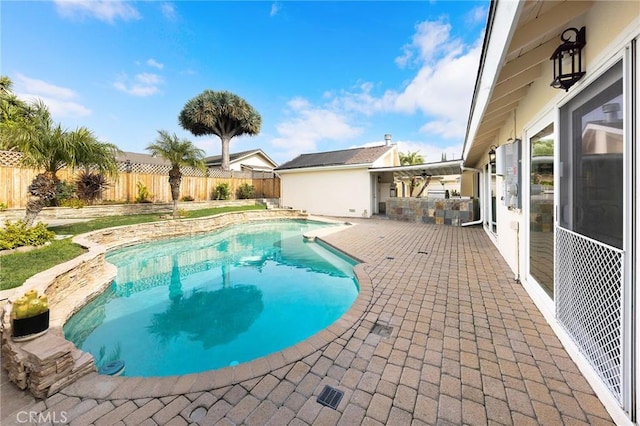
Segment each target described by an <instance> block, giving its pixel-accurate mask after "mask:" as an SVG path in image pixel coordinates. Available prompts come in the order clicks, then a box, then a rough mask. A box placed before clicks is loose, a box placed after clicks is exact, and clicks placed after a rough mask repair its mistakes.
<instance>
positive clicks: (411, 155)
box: [398, 151, 424, 196]
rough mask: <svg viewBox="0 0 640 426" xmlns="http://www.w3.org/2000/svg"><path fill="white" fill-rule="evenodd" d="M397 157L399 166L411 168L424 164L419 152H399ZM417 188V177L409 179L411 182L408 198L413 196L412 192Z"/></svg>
mask: <svg viewBox="0 0 640 426" xmlns="http://www.w3.org/2000/svg"><path fill="white" fill-rule="evenodd" d="M398 156H399V157H400V164H402V165H403V166H413V165H415V164H422V163H424V157H422V155H420V154H419V151H414V152H411V151H407V153H406V154H404V153H402V152H399V153H398ZM417 186H418V177H417V176H414V177H412V178H411V182H410V183H409V196H413V190H414V189H415V188H416V187H417Z"/></svg>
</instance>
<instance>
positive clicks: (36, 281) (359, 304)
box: [2, 210, 372, 399]
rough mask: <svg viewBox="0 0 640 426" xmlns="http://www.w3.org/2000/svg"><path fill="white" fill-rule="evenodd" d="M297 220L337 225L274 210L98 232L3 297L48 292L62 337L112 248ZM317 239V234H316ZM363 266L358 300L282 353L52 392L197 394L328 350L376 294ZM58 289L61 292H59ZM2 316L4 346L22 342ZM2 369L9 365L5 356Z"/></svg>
mask: <svg viewBox="0 0 640 426" xmlns="http://www.w3.org/2000/svg"><path fill="white" fill-rule="evenodd" d="M238 213H239V214H238ZM212 218H214V219H215V218H218V219H222V220H219V221H218V220H213V222H212V223H209V224H207V223H206V222H211V220H212ZM295 218H299V219H307V220H318V221H325V222H333V223H336V222H337V221H335V220H331V219H328V220H327V219H325V218H317V217H313V218H312V217H309V215H307V214H304V213H301V212H296V211H291V210H280V211H275V210H272V211H260V212H235V213H225V214H222V215H216V216H213V217H209V218H198V219H186V220H178V221H172V222H159V223H150V224H139V225H128V226H123V227H116V228H109V229H105V230H100V231H94V232H91V233H87V234H82V235H79V236H77V237H75V238H74V242H77V243H80V244H81V245H83V246H85V247H87V248H88V252H87V253H85V254H83V255H81V256H79V257H77V258H75V259H73V260H71V261H69V262H66V263H64V264H61V265H57V266H55V267H54V268H51V269H49V270H47V271H44V272H42V273H40V274H37V275H36V276H34V277H32V278H31V279H29V280H28V282H27V283H25V284H29V285H24V286H22V287H19V288H18V289H15V290H14V291H13V292H11V293H9V295H2V296H3V298H8V299H12V298H14V297H17V294H21V293H23V292H25V291H27V290H30V289H36V290H38V291H39V292H40V293H45V294H47V295H48V296H49V297H50V309H51V311H52V313H53V314H52V317H51V321H50V328H49V333H48V334H54V335H57V336H60V337H63V332H62V326H63V325H64V324H65V323H66V321H67V320H68V319H69V318H70V317H71V316H72V315H73V313H75V312H77V311H78V310H79V309H80V308H81V307H82V306H84V305H85V304H86V303H88V302H89V301H90V300H92V299H93V298H95V297H96V296H97V295H99V294H100V293H101V292H102V291H103V290H104V289H105V288H106V286H108V285H109V283H110V282H111V281H112V280H113V278H114V276H115V273H116V269H115V267H114V266H113V265H111V264H109V263H108V262H106V261H105V259H104V257H105V253H106V252H107V251H108V250H110V249H113V248H118V247H124V246H127V245H132V244H138V243H142V242H146V241H149V240H154V239H160V238H164V237H172V236H182V235H193V234H198V233H202V232H210V231H213V230H216V229H219V228H222V227H224V226H228V225H232V224H234V223H242V222H244V221H255V220H270V219H295ZM203 222H204V223H205V225H204V226H195V228H196V229H193V228H194V227H188V226H187V227H186V228H187V229H186V230H185V227H184V226H183V227H182V232H180V230H179V226H177V225H178V224H180V223H183V224H184V223H187V224H199V225H201V224H202V223H203ZM343 224H344V223H343ZM167 225H168V226H167ZM345 225H350V224H345ZM161 226H162V227H163V228H165V229H164V230H165V232H163V233H159V232H157V231H158V228H159V227H161ZM141 227H142V228H149V229H150V231H151V232H150V234H151V237H149V235H148V234H149V232H147V233H142V232H139V228H141ZM166 228H169V231H170V233H167V232H166ZM345 228H346V227H344V226H343V227H336V228H334V230H333V232H337V231H339V230H342V229H345ZM119 234H123V235H125V236H126V237H125V238H122V239H119V238H118V235H119ZM323 235H325V234H323ZM96 236H97V238H96ZM100 237H106V239H107V242H106V244H105V243H104V241H101V239H100ZM314 238H319V237H318V236H316V237H314ZM96 240H98V241H96ZM338 250H339V248H338ZM345 254H346V253H345ZM347 255H348V254H347ZM363 267H364V266H363V264H358V265H356V266H355V267H354V273H355V274H356V278H357V280H358V284H359V292H358V296H357V298H356V300H355V301H354V303H353V304H352V306H351V307H350V308H349V309H348V310H347V312H346V313H345V314H344V315H343V316H342V317H340V318H339V319H338V320H337V321H335V322H334V323H333V324H332V325H331V326H329V327H328V328H326V329H324V330H322V331H320V332H318V333H316V334H315V335H313V336H311V337H310V338H308V339H305V340H304V341H302V342H300V343H298V344H296V345H294V346H291V347H288V348H286V349H284V350H282V351H279V352H276V353H273V354H270V355H268V356H265V357H262V358H259V359H256V360H254V361H251V362H247V363H243V364H240V365H238V366H234V367H226V368H223V369H219V370H212V371H207V372H202V373H194V374H188V375H184V376H168V377H150V378H141V377H111V376H104V375H98V374H97V373H89V374H87V375H85V376H83V377H81V378H79V379H78V380H76V381H75V382H74V383H71V384H68V385H66V386H64V387H63V388H62V389H59V388H55V387H52V391H51V392H50V395H52V394H54V393H57V392H60V393H63V394H65V395H69V396H80V397H94V398H99V399H105V398H107V399H122V398H132V399H135V398H147V397H154V396H169V395H177V394H180V393H184V392H186V391H189V392H197V391H203V390H211V389H217V388H220V387H225V386H229V385H232V384H236V383H240V382H243V381H246V380H250V379H253V378H256V377H260V376H263V375H265V374H267V373H269V372H272V371H276V370H278V369H280V368H282V367H284V366H286V365H289V364H291V363H295V362H297V361H299V360H302V359H304V358H306V357H308V356H309V355H312V354H313V353H314V352H316V351H318V350H320V349H322V348H325V347H326V346H327V345H329V344H330V343H331V342H332V341H333V340H334V339H336V338H338V337H340V336H342V335H343V334H345V333H346V332H347V331H348V330H349V329H350V328H352V327H353V326H354V325H356V324H357V323H358V322H359V321H360V320H361V319H362V316H363V315H364V313H365V312H366V308H367V307H368V306H369V304H370V301H371V297H372V290H371V281H370V279H369V277H368V275H367V274H366V272H364V269H363ZM60 277H63V280H62V281H64V284H63V285H61V284H60V282H59V281H60ZM78 282H80V285H79V286H78V287H79V288H75V287H76V284H77V283H78ZM58 291H59V292H60V293H62V294H60V293H58ZM7 311H8V310H7ZM2 320H3V326H4V327H3V344H5V343H8V344H11V345H20V344H19V343H15V342H12V341H11V339H10V337H9V336H10V324H11V322H10V318H9V315H8V312H5V315H4V316H3V318H2ZM79 352H81V351H79ZM3 368H6V367H5V363H4V360H3ZM54 388H55V391H54Z"/></svg>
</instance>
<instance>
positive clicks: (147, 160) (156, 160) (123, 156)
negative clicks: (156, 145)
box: [116, 151, 171, 166]
mask: <svg viewBox="0 0 640 426" xmlns="http://www.w3.org/2000/svg"><path fill="white" fill-rule="evenodd" d="M116 161H117V162H118V163H126V162H127V161H128V162H129V163H131V164H155V165H160V166H171V163H169V162H168V161H167V160H165V159H164V158H161V157H154V156H153V155H151V154H138V153H137V152H125V151H120V152H118V153H117V154H116Z"/></svg>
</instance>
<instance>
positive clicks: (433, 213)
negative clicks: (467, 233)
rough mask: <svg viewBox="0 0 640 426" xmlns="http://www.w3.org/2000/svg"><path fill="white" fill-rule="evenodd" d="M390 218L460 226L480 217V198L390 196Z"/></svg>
mask: <svg viewBox="0 0 640 426" xmlns="http://www.w3.org/2000/svg"><path fill="white" fill-rule="evenodd" d="M386 203H387V206H386V214H387V217H388V218H389V219H394V220H402V221H406V222H422V223H433V224H436V225H453V226H460V225H461V224H463V223H465V222H471V221H474V220H476V219H477V218H478V216H479V214H478V213H477V212H478V211H479V209H478V200H477V199H465V198H389V199H388V200H387V201H386Z"/></svg>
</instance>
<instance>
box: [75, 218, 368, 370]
mask: <svg viewBox="0 0 640 426" xmlns="http://www.w3.org/2000/svg"><path fill="white" fill-rule="evenodd" d="M327 226H333V225H330V224H325V223H322V222H313V221H306V220H302V221H301V220H278V221H265V222H252V223H246V224H240V225H233V226H229V227H227V228H224V229H221V230H219V231H216V232H214V233H211V234H207V235H198V236H190V237H181V238H174V239H170V240H161V241H156V242H153V243H146V244H140V245H136V246H132V247H127V248H123V249H119V250H116V251H114V252H111V253H109V254H108V255H107V261H109V262H111V263H113V264H114V265H116V266H117V267H118V275H117V276H116V279H115V280H114V282H113V283H112V284H111V286H110V287H109V288H108V289H107V290H106V291H105V292H104V293H103V294H101V295H100V296H98V297H97V298H96V299H94V300H93V301H92V302H90V303H89V304H87V305H86V306H85V307H83V308H82V309H81V310H80V311H79V312H77V313H76V314H75V315H73V316H72V317H71V318H70V319H69V321H68V322H67V323H66V324H65V326H64V334H65V337H66V338H67V339H68V340H70V341H72V342H73V343H74V344H75V345H76V346H77V347H78V348H79V349H82V350H84V351H86V352H90V353H92V354H93V356H94V358H95V360H96V365H97V366H98V367H100V366H101V365H104V364H106V363H108V362H110V361H113V360H115V359H119V360H123V361H124V362H125V363H126V371H125V375H127V376H142V377H150V376H170V375H179V374H187V373H196V372H201V371H206V370H212V369H217V368H222V367H226V366H229V365H236V364H238V363H242V362H247V361H250V360H253V359H256V358H259V357H261V356H265V355H268V354H270V353H273V352H276V351H279V350H282V349H284V348H286V347H288V346H291V345H294V344H295V343H298V342H300V341H302V340H304V339H306V338H307V337H309V336H311V335H313V334H315V333H316V332H318V331H320V330H322V329H324V328H326V327H328V326H329V325H330V324H331V323H333V322H334V321H335V320H337V319H338V318H339V317H340V316H342V314H344V312H346V311H347V310H348V309H349V307H350V306H351V305H352V304H353V302H354V301H355V299H356V297H357V294H358V286H357V281H356V279H355V275H354V272H353V266H354V265H355V264H356V262H355V261H354V260H353V259H350V258H348V257H346V256H344V255H341V254H340V253H337V252H335V251H332V250H329V249H327V248H325V247H324V246H323V245H320V244H317V243H314V242H306V241H305V240H304V239H303V236H302V235H303V234H304V233H306V232H309V231H311V230H314V229H320V228H323V227H327Z"/></svg>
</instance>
